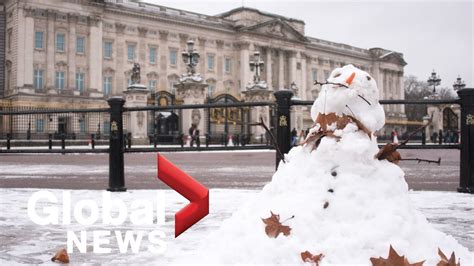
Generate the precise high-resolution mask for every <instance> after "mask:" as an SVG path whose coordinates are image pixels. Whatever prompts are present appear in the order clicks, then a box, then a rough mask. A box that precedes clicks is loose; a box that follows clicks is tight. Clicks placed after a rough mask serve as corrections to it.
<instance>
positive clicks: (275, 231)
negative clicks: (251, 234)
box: [262, 211, 291, 238]
mask: <svg viewBox="0 0 474 266" xmlns="http://www.w3.org/2000/svg"><path fill="white" fill-rule="evenodd" d="M270 213H271V216H270V217H268V218H262V221H263V223H264V224H265V225H266V226H265V233H267V235H268V237H272V238H277V237H278V235H279V234H280V233H282V234H283V235H284V236H288V235H289V234H290V231H291V227H289V226H287V225H282V224H281V222H280V215H278V214H274V213H273V212H271V211H270Z"/></svg>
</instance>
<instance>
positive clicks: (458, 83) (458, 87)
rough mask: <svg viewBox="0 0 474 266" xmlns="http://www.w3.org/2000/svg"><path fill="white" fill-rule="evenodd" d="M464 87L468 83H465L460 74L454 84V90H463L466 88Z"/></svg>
mask: <svg viewBox="0 0 474 266" xmlns="http://www.w3.org/2000/svg"><path fill="white" fill-rule="evenodd" d="M464 87H466V84H465V83H464V81H463V80H461V77H460V76H458V78H457V79H456V81H455V82H454V84H453V88H454V90H455V91H458V90H462V89H464Z"/></svg>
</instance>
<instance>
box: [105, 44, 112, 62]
mask: <svg viewBox="0 0 474 266" xmlns="http://www.w3.org/2000/svg"><path fill="white" fill-rule="evenodd" d="M104 58H106V59H111V58H112V42H104Z"/></svg>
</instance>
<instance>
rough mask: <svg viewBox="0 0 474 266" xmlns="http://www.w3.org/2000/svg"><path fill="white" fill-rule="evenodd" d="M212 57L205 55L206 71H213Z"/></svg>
mask: <svg viewBox="0 0 474 266" xmlns="http://www.w3.org/2000/svg"><path fill="white" fill-rule="evenodd" d="M214 58H215V56H214V55H207V69H208V70H214Z"/></svg>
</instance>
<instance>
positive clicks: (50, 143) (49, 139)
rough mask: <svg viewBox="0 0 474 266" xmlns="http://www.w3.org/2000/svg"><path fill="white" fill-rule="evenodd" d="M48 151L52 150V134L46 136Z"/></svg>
mask: <svg viewBox="0 0 474 266" xmlns="http://www.w3.org/2000/svg"><path fill="white" fill-rule="evenodd" d="M48 149H50V150H51V149H53V134H48Z"/></svg>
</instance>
